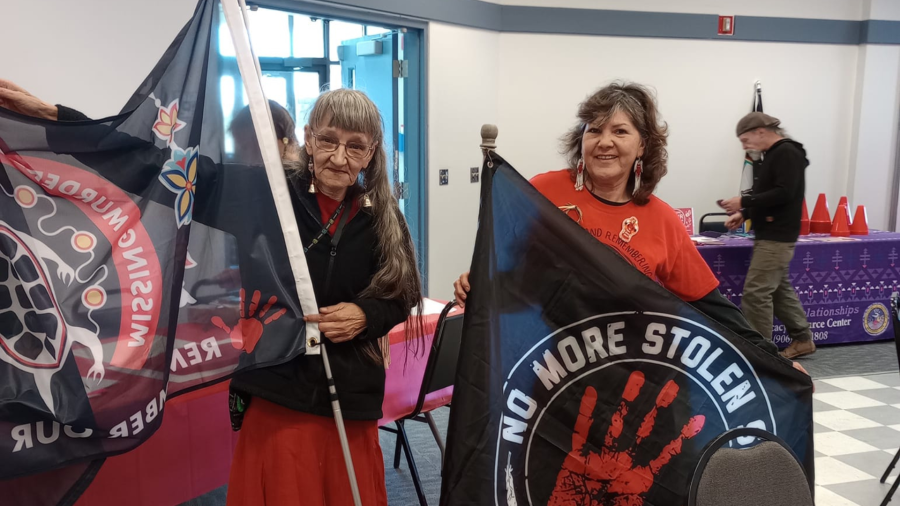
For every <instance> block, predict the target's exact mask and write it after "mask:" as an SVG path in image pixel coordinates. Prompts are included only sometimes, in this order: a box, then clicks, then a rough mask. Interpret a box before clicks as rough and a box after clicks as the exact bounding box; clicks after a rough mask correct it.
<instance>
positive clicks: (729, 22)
mask: <svg viewBox="0 0 900 506" xmlns="http://www.w3.org/2000/svg"><path fill="white" fill-rule="evenodd" d="M719 35H734V16H719Z"/></svg>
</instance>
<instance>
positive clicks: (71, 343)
mask: <svg viewBox="0 0 900 506" xmlns="http://www.w3.org/2000/svg"><path fill="white" fill-rule="evenodd" d="M221 9H222V7H221V5H220V4H219V2H218V1H216V0H202V1H201V2H200V3H199V5H198V7H197V10H196V12H195V14H194V16H193V18H192V19H191V20H190V22H189V23H188V24H187V25H186V26H185V27H184V29H183V30H182V31H181V33H180V34H179V35H178V37H177V38H176V40H175V41H174V42H173V43H172V45H171V46H170V47H169V49H168V50H167V52H166V53H165V55H164V56H163V58H162V59H161V60H160V62H159V63H158V64H157V65H156V67H155V68H154V70H153V71H152V72H151V74H150V75H149V76H148V77H147V79H146V80H145V81H144V82H143V84H142V85H141V86H140V88H139V89H138V90H137V92H136V93H135V94H134V96H133V97H132V98H131V99H130V100H129V102H128V104H127V105H126V106H125V108H124V109H123V113H122V114H120V115H118V116H115V117H112V118H106V119H102V120H96V121H76V122H70V123H58V122H50V121H43V120H37V119H34V118H29V117H24V116H20V115H17V114H15V113H12V112H10V111H6V110H0V497H2V499H0V503H2V504H16V505H29V506H31V505H40V506H43V505H53V504H71V503H73V502H74V501H75V500H76V499H77V497H78V495H79V494H80V492H81V491H82V490H83V488H84V487H85V486H86V485H87V483H89V481H90V479H92V477H93V475H94V474H95V473H96V471H97V469H98V468H99V464H100V463H102V459H103V458H104V457H106V456H110V455H115V454H118V453H122V452H125V451H128V450H131V449H133V448H135V447H136V446H137V445H139V444H140V443H142V442H143V441H145V440H146V439H147V438H148V437H150V436H151V435H152V434H153V433H154V431H155V430H156V429H157V428H158V427H159V425H160V423H161V422H162V418H163V413H164V411H165V402H166V399H171V398H172V397H173V396H176V395H178V394H180V393H184V392H186V391H188V390H191V389H196V388H199V387H202V386H205V385H208V384H210V383H212V382H216V381H220V380H223V379H226V378H228V377H229V376H231V375H233V374H234V373H235V372H237V371H239V370H246V369H249V368H254V367H259V366H265V365H271V364H275V363H280V362H284V361H286V360H290V359H291V358H293V357H295V356H297V355H298V354H299V353H302V352H303V351H304V343H305V335H306V334H305V332H306V330H305V324H304V322H303V319H302V317H303V312H302V311H301V307H300V302H299V301H300V300H301V298H300V296H299V295H298V292H297V288H296V286H297V285H296V283H295V278H294V276H293V274H292V270H291V265H290V261H289V257H288V253H287V251H286V244H285V239H284V233H283V232H282V228H281V226H280V224H279V221H278V218H277V216H278V214H277V212H276V207H275V199H274V197H273V192H272V190H271V188H270V186H269V181H268V179H267V176H266V169H265V168H263V167H261V166H249V165H246V164H244V165H242V164H240V163H237V162H238V161H237V160H235V159H234V157H233V156H232V155H230V154H228V153H227V152H226V150H225V149H224V140H223V139H224V133H225V131H226V128H227V126H228V125H227V124H226V121H225V119H224V118H223V115H222V105H221V104H222V99H221V97H220V95H219V91H220V89H219V86H218V84H219V82H220V74H221V72H222V70H221V69H223V68H225V67H226V66H227V65H226V62H225V61H224V57H222V56H220V54H219V51H218V49H217V48H218V44H219V40H220V39H219V27H220V24H221V23H223V13H222V11H221ZM226 35H227V32H226ZM231 65H232V66H233V62H232V63H231ZM60 85H61V86H62V85H64V84H63V83H62V82H60ZM242 88H243V84H242V83H241V82H238V83H237V84H236V86H235V89H237V90H241V89H242ZM242 135H249V136H254V135H255V134H254V133H253V132H252V131H251V132H244V133H242ZM249 141H250V142H249V144H250V145H254V144H255V143H256V138H255V137H253V138H251V139H249ZM301 261H302V259H301Z"/></svg>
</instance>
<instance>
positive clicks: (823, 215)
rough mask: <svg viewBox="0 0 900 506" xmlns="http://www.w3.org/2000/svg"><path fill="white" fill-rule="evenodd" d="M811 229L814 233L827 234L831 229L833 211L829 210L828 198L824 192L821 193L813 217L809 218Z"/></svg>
mask: <svg viewBox="0 0 900 506" xmlns="http://www.w3.org/2000/svg"><path fill="white" fill-rule="evenodd" d="M809 231H810V232H812V233H814V234H827V233H828V232H829V231H831V213H829V212H828V199H826V198H825V194H824V193H820V194H819V198H818V200H816V207H815V208H813V213H812V218H810V219H809Z"/></svg>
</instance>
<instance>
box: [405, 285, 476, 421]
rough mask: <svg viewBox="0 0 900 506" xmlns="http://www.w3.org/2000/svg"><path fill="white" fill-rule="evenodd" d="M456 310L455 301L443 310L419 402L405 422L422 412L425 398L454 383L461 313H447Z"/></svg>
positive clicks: (426, 367)
mask: <svg viewBox="0 0 900 506" xmlns="http://www.w3.org/2000/svg"><path fill="white" fill-rule="evenodd" d="M455 306H456V301H455V300H451V301H450V302H448V303H447V305H446V306H444V310H443V311H441V315H440V317H438V323H437V328H436V329H435V331H434V340H433V341H432V342H431V350H430V353H429V354H428V362H427V363H426V364H425V374H424V376H423V377H422V388H420V389H419V400H418V401H417V402H416V409H414V410H413V412H412V413H411V414H409V415H408V416H407V418H412V417H414V416H416V415H418V414H419V413H421V412H422V406H424V404H425V397H426V396H427V395H428V394H430V393H431V392H436V391H438V390H441V389H444V388H447V387H449V386H452V385H453V382H454V380H455V379H456V363H457V361H458V360H459V344H460V341H461V340H462V327H463V313H462V312H460V313H459V314H456V315H453V316H450V311H451V310H452V309H453V308H454V307H455Z"/></svg>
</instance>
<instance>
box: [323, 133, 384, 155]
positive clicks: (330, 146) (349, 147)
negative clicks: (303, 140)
mask: <svg viewBox="0 0 900 506" xmlns="http://www.w3.org/2000/svg"><path fill="white" fill-rule="evenodd" d="M312 136H313V139H314V143H315V145H316V147H317V148H319V149H321V150H322V151H328V152H331V151H336V150H337V148H338V146H344V148H345V149H346V152H347V156H349V157H350V158H365V157H366V155H368V154H369V152H370V151H372V148H373V147H374V146H367V145H365V144H363V143H361V142H347V143H343V142H339V141H338V140H337V139H335V138H334V137H331V136H328V135H320V134H316V133H313V134H312Z"/></svg>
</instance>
